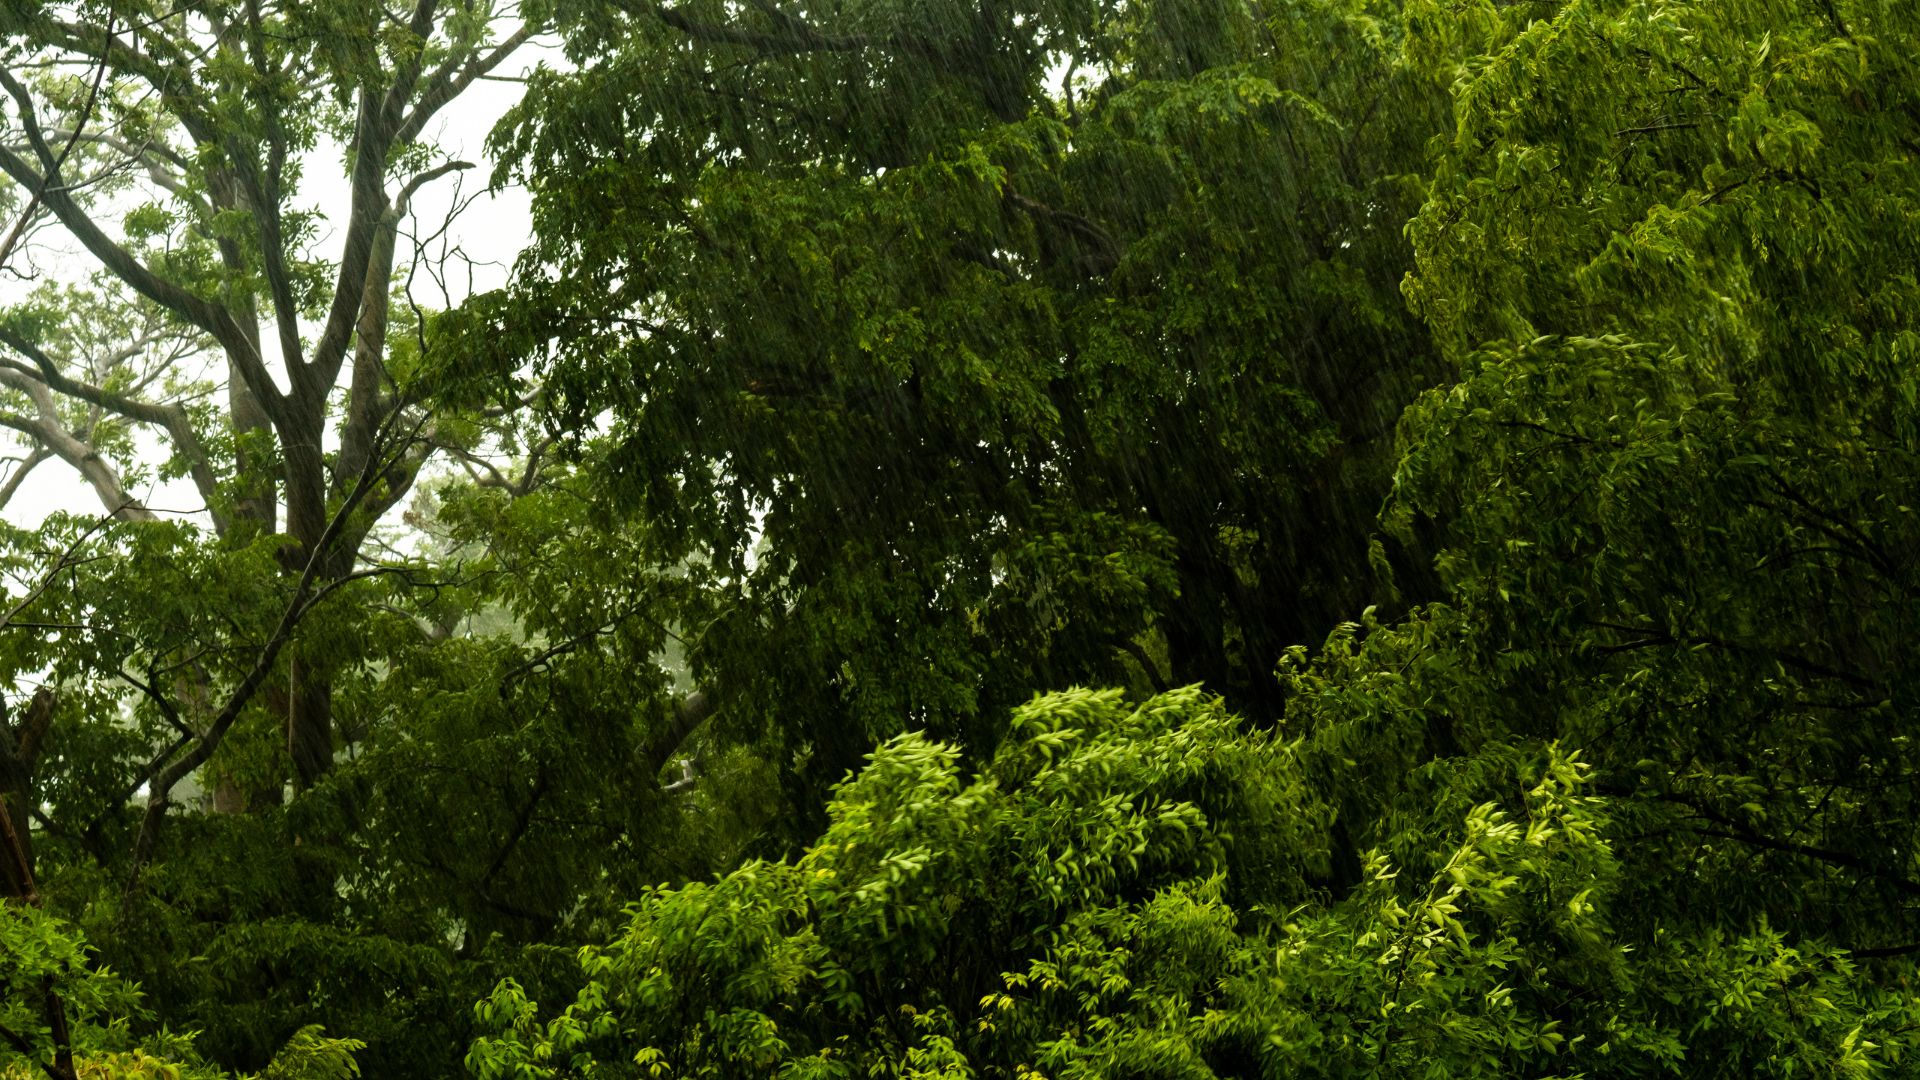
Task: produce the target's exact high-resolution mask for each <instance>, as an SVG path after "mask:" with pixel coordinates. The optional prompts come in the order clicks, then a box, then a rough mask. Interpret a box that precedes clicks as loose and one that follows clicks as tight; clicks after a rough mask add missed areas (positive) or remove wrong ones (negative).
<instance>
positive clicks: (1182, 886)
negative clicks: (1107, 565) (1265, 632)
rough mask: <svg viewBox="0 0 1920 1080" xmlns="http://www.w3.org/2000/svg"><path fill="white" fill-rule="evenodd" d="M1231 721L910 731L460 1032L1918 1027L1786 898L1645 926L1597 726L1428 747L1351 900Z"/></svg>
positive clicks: (1138, 1060) (1058, 1045) (1018, 1071)
mask: <svg viewBox="0 0 1920 1080" xmlns="http://www.w3.org/2000/svg"><path fill="white" fill-rule="evenodd" d="M1239 728H1240V725H1238V724H1237V723H1236V722H1235V721H1234V719H1233V718H1231V717H1229V716H1228V715H1226V714H1225V713H1224V712H1223V711H1222V710H1221V708H1220V706H1219V704H1218V702H1217V700H1216V701H1209V700H1208V699H1207V697H1206V696H1205V695H1203V694H1201V693H1199V692H1198V691H1196V690H1192V689H1188V690H1183V691H1177V692H1175V693H1172V694H1168V695H1163V696H1160V697H1156V698H1153V699H1151V700H1149V701H1147V702H1145V703H1142V704H1140V705H1137V706H1131V705H1128V704H1126V703H1124V702H1123V701H1122V700H1121V698H1120V695H1119V694H1118V693H1116V692H1105V693H1092V692H1088V691H1073V692H1069V693H1064V694H1057V695H1051V696H1047V697H1041V698H1037V699H1035V700H1034V701H1033V702H1032V703H1030V704H1028V705H1027V706H1024V707H1022V708H1021V709H1019V710H1018V711H1017V712H1016V713H1015V715H1014V717H1013V719H1012V723H1011V725H1010V734H1009V736H1008V738H1007V739H1006V740H1005V741H1004V742H1003V743H1002V744H1001V746H1000V749H999V751H998V753H997V754H996V755H995V758H994V760H993V761H992V762H991V763H990V764H989V765H988V767H987V768H986V769H985V770H983V771H982V772H981V773H980V774H979V775H977V776H974V777H972V778H970V779H969V778H966V777H965V776H964V775H963V774H962V773H961V771H960V769H959V767H958V764H957V762H958V758H959V753H958V751H957V750H956V749H955V748H954V747H951V746H943V745H940V744H935V743H930V742H928V741H926V740H925V739H923V738H921V737H919V736H916V735H905V736H901V737H899V738H897V739H895V740H892V741H890V742H888V743H887V744H886V745H884V746H883V747H881V748H880V749H879V750H877V751H875V753H874V754H873V755H872V757H871V760H870V763H869V764H868V766H867V767H866V768H865V769H864V770H863V771H862V772H861V773H860V775H859V776H858V777H857V778H855V779H853V780H851V781H849V782H848V783H847V784H846V785H845V786H843V787H842V788H841V789H840V790H839V791H837V792H836V793H835V796H834V798H833V800H832V802H831V804H830V805H829V808H828V815H827V816H828V819H829V822H830V824H829V825H828V827H827V830H826V832H825V833H823V834H822V835H821V836H820V838H819V839H818V841H817V842H816V843H814V844H813V845H810V846H809V848H808V849H807V851H806V852H805V854H803V855H801V856H800V857H799V858H797V859H794V860H790V861H784V862H779V863H759V862H756V863H750V864H748V865H746V866H743V867H741V868H740V869H738V870H735V871H734V872H732V873H730V874H727V875H725V876H723V877H721V878H719V879H717V880H715V881H713V882H712V883H704V884H703V883H695V884H689V885H687V886H684V887H681V888H678V889H658V890H652V891H650V892H648V893H646V894H644V895H643V896H642V897H641V898H640V900H639V901H637V902H636V903H635V904H634V906H633V908H632V921H631V923H630V924H629V925H628V927H627V928H626V930H625V932H624V933H622V934H620V935H619V936H617V937H616V938H614V939H613V940H611V941H610V942H609V943H608V944H606V945H605V946H602V947H599V948H594V949H588V950H585V951H583V953H582V955H581V959H580V966H581V970H582V973H583V974H584V975H585V976H586V979H587V983H586V987H585V988H584V989H583V990H582V991H580V993H579V995H578V997H577V999H576V1000H575V1001H574V1002H573V1004H572V1005H570V1006H569V1007H568V1008H566V1009H565V1010H563V1011H561V1012H559V1013H558V1014H555V1015H552V1016H550V1017H543V1016H542V1015H541V1013H540V1010H539V1008H538V1006H537V1004H535V1003H534V1002H533V1001H532V1000H530V999H529V998H528V997H527V995H526V994H525V993H524V992H523V991H522V990H521V988H520V987H519V986H518V985H516V984H514V983H512V982H504V983H502V984H501V985H500V986H499V987H498V988H496V990H495V992H494V993H493V994H492V995H491V996H490V997H488V998H487V999H485V1000H483V1001H482V1002H481V1003H480V1004H479V1005H478V1006H477V1007H476V1015H477V1016H478V1018H479V1019H480V1021H481V1023H482V1025H483V1027H485V1028H489V1029H491V1033H490V1034H488V1035H485V1036H483V1037H482V1038H480V1039H479V1040H477V1041H476V1042H475V1044H474V1047H473V1049H472V1051H471V1053H470V1054H469V1055H468V1059H467V1063H468V1066H469V1068H470V1069H471V1070H472V1071H473V1073H474V1074H475V1075H477V1076H479V1077H481V1078H482V1080H491V1078H503V1077H568V1076H587V1075H598V1074H599V1073H601V1072H603V1071H605V1070H606V1069H607V1068H608V1067H609V1066H612V1067H616V1068H626V1069H629V1070H630V1071H632V1073H633V1074H634V1075H641V1074H642V1073H644V1074H645V1075H648V1076H669V1075H695V1076H705V1077H748V1076H768V1075H775V1076H808V1077H855V1076H890V1077H891V1076H898V1077H952V1078H959V1077H972V1076H1053V1077H1063V1078H1077V1077H1101V1076H1179V1077H1195V1078H1200V1077H1216V1076H1218V1077H1226V1076H1232V1077H1299V1076H1308V1077H1347V1076H1381V1075H1385V1076H1398V1075H1429V1076H1453V1077H1497V1076H1512V1075H1516V1074H1522V1075H1527V1074H1532V1075H1546V1074H1558V1075H1568V1074H1574V1073H1578V1072H1580V1071H1584V1070H1585V1069H1587V1068H1593V1069H1594V1070H1595V1072H1596V1073H1599V1072H1602V1071H1604V1074H1605V1075H1610V1076H1652V1075H1667V1074H1669V1072H1670V1071H1671V1070H1674V1069H1675V1068H1676V1067H1684V1068H1685V1070H1686V1072H1687V1075H1703V1076H1728V1077H1734V1076H1792V1075H1802V1074H1804V1073H1806V1072H1813V1073H1816V1074H1828V1075H1868V1074H1870V1073H1871V1071H1872V1070H1873V1069H1874V1068H1876V1067H1877V1066H1880V1065H1888V1066H1896V1065H1898V1064H1900V1063H1902V1062H1904V1061H1906V1060H1908V1059H1909V1055H1910V1054H1911V1052H1912V1050H1913V1048H1914V1042H1915V1037H1914V1035H1913V1031H1914V1030H1915V1028H1914V1021H1915V1019H1916V1017H1920V1003H1917V1002H1916V1001H1915V999H1914V997H1913V995H1912V994H1911V992H1910V991H1908V992H1905V993H1901V992H1889V991H1885V990H1880V989H1876V988H1875V987H1874V986H1873V985H1872V982H1871V980H1869V979H1866V978H1862V977H1861V975H1860V973H1859V971H1858V969H1855V968H1853V967H1852V966H1851V965H1850V964H1848V962H1847V961H1846V959H1845V957H1844V955H1843V954H1839V953H1836V952H1835V951H1833V950H1831V949H1828V948H1823V947H1820V946H1817V945H1813V946H1809V945H1798V946H1795V945H1790V944H1788V943H1787V942H1785V941H1784V940H1783V939H1782V937H1781V935H1779V934H1777V933H1772V932H1769V931H1767V930H1765V929H1764V928H1763V929H1761V930H1759V931H1758V932H1755V933H1752V934H1749V935H1744V936H1738V937H1734V938H1719V939H1714V938H1709V939H1707V940H1705V941H1685V942H1671V943H1664V944H1659V945H1657V946H1656V947H1655V948H1654V949H1652V950H1646V951H1638V950H1636V949H1634V948H1631V947H1629V945H1630V943H1629V941H1628V940H1626V939H1628V938H1630V937H1631V933H1630V932H1627V933H1622V928H1623V924H1624V925H1626V926H1630V925H1632V924H1633V923H1634V922H1635V921H1636V920H1635V914H1634V911H1633V909H1632V906H1631V897H1632V895H1633V889H1632V885H1631V867H1630V866H1629V865H1625V864H1624V863H1625V862H1626V860H1623V858H1622V857H1621V856H1622V854H1623V853H1622V852H1621V851H1620V850H1619V849H1618V848H1616V846H1615V844H1614V842H1613V841H1611V840H1609V839H1608V833H1609V832H1610V831H1611V827H1610V826H1611V823H1610V822H1609V820H1608V819H1607V817H1606V816H1605V813H1604V811H1603V810H1601V808H1600V807H1601V803H1602V800H1600V799H1598V798H1595V797H1593V796H1592V795H1590V794H1588V792H1590V791H1591V790H1592V783H1593V776H1592V773H1591V769H1590V767H1589V766H1587V765H1586V764H1585V763H1583V762H1582V761H1580V760H1579V759H1578V758H1577V757H1576V756H1575V755H1573V754H1570V753H1568V752H1566V751H1563V750H1560V749H1558V748H1547V749H1545V750H1544V751H1539V752H1535V751H1522V750H1518V749H1515V748H1506V749H1503V750H1497V751H1487V752H1483V753H1481V754H1478V755H1476V756H1475V757H1473V758H1471V759H1467V760H1464V761H1455V762H1447V763H1440V764H1439V765H1437V766H1436V767H1434V768H1431V769H1428V770H1426V775H1427V778H1428V779H1429V780H1430V781H1432V782H1433V785H1434V786H1435V787H1437V788H1439V789H1441V790H1443V791H1444V793H1445V795H1446V798H1445V799H1444V800H1443V801H1442V803H1441V805H1439V806H1437V807H1433V808H1432V809H1431V811H1430V812H1429V814H1428V815H1427V816H1426V817H1425V818H1424V819H1423V820H1421V821H1420V822H1419V825H1420V826H1421V827H1422V828H1421V829H1420V831H1419V832H1418V833H1417V838H1415V839H1414V840H1413V843H1414V844H1416V845H1418V846H1417V848H1416V849H1414V850H1410V851H1408V852H1407V855H1406V857H1405V861H1402V860H1401V859H1398V858H1391V857H1389V856H1388V855H1387V854H1386V853H1385V852H1384V851H1381V850H1375V851H1373V852H1371V853H1369V855H1368V857H1367V861H1366V869H1367V875H1366V878H1365V880H1364V882H1363V883H1362V884H1361V885H1359V886H1358V887H1357V888H1356V889H1355V890H1354V891H1353V892H1352V893H1350V894H1348V895H1347V896H1345V897H1341V898H1338V899H1336V900H1333V901H1331V902H1329V901H1328V900H1327V898H1326V897H1325V896H1324V894H1318V895H1317V894H1316V891H1315V890H1313V889H1312V888H1311V887H1310V886H1309V885H1308V884H1307V882H1306V877H1307V875H1308V874H1309V873H1310V872H1311V866H1310V865H1308V864H1309V863H1310V862H1311V860H1313V859H1314V858H1315V857H1316V854H1315V853H1316V852H1320V853H1324V851H1325V845H1326V842H1327V836H1328V830H1327V829H1326V826H1327V824H1328V821H1329V814H1328V813H1327V812H1326V811H1327V809H1328V807H1327V806H1326V804H1325V803H1323V802H1322V801H1321V799H1320V798H1319V795H1320V792H1319V791H1318V790H1316V788H1317V785H1315V784H1314V783H1313V782H1312V781H1311V778H1310V777H1311V774H1310V772H1309V771H1308V768H1309V766H1310V759H1309V758H1307V757H1304V756H1302V755H1301V754H1300V753H1299V752H1298V750H1299V744H1297V743H1291V742H1288V741H1285V740H1283V739H1282V738H1280V737H1277V736H1275V735H1274V734H1272V733H1258V734H1251V735H1249V734H1247V733H1245V732H1244V731H1243V730H1239ZM1449 818H1451V820H1448V819H1449ZM1402 820H1403V821H1404V819H1402ZM1383 824H1384V822H1383ZM1318 857H1324V855H1323V854H1322V855H1320V856H1318ZM629 1062H631V1063H632V1064H631V1065H628V1064H627V1063H629ZM615 1063H618V1064H617V1065H616V1064H615Z"/></svg>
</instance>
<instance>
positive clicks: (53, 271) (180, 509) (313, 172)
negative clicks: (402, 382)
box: [0, 41, 560, 528]
mask: <svg viewBox="0 0 1920 1080" xmlns="http://www.w3.org/2000/svg"><path fill="white" fill-rule="evenodd" d="M542 59H545V60H546V61H547V62H549V63H555V62H560V61H559V57H558V54H557V51H556V50H553V49H551V48H550V47H548V48H543V47H542V45H541V43H540V42H537V41H536V42H532V43H529V44H528V45H525V46H522V48H521V50H520V53H519V55H518V56H516V57H515V58H514V59H513V60H510V61H508V63H507V64H505V65H502V69H501V74H503V75H509V76H511V75H515V74H518V73H522V72H525V71H527V70H530V69H531V68H532V67H533V66H534V65H535V63H537V62H538V61H540V60H542ZM520 93H521V85H520V84H519V83H518V82H512V81H499V80H482V81H479V82H476V83H475V84H474V85H473V86H471V87H469V88H468V89H467V91H466V92H465V93H464V94H462V95H461V97H460V98H459V99H458V100H456V101H454V102H453V103H451V104H449V105H448V106H447V107H446V108H445V109H443V110H442V111H441V112H440V114H439V116H437V117H436V118H435V120H434V122H433V124H431V125H429V127H428V131H427V134H426V138H427V141H429V142H432V143H435V144H437V145H438V146H439V147H440V149H441V152H442V153H441V157H440V158H439V159H438V160H462V161H470V162H472V163H473V164H474V166H475V167H474V168H473V169H470V170H467V171H465V172H460V173H456V174H452V175H449V176H444V177H441V178H440V179H438V180H436V181H434V182H433V183H431V184H429V185H427V186H426V187H425V188H423V189H421V190H420V192H419V193H417V194H416V195H415V196H414V198H413V205H412V211H413V212H412V216H411V218H410V220H409V221H408V222H407V223H406V225H405V226H404V227H403V234H402V236H401V237H400V239H399V242H398V247H397V252H396V263H404V262H405V261H407V260H409V259H410V258H411V257H412V252H413V243H412V241H411V240H410V239H409V237H408V236H407V235H406V233H407V232H412V233H415V234H417V235H419V236H420V237H421V239H423V240H425V239H429V238H433V234H434V233H435V232H436V231H437V230H439V228H440V225H441V223H442V222H443V221H445V220H446V217H447V214H448V212H449V210H450V209H451V208H452V206H453V204H454V201H455V199H456V198H458V199H459V200H460V201H461V202H463V203H466V207H465V210H464V212H463V213H461V214H460V216H459V217H458V218H457V219H455V221H454V222H453V224H452V226H451V227H450V228H448V229H447V230H446V232H445V233H444V234H443V235H441V236H439V237H438V238H433V243H432V245H431V247H430V248H429V251H428V255H427V257H429V258H432V257H435V256H439V255H443V254H445V255H452V256H455V257H454V258H453V259H452V260H451V261H450V262H449V263H448V273H447V275H446V276H445V279H444V285H445V291H444V292H443V291H442V289H441V283H440V282H436V281H435V280H433V279H432V278H430V277H428V276H427V275H425V274H418V275H416V278H415V281H414V285H413V290H414V293H413V294H414V296H415V298H416V299H417V300H418V301H419V302H420V303H421V305H422V306H424V307H429V308H444V307H447V306H451V305H453V304H457V303H459V302H460V301H461V300H463V299H465V298H466V297H467V296H468V295H469V294H470V293H471V292H475V291H485V290H487V289H492V288H497V287H499V286H500V285H502V284H504V283H505V282H506V279H507V274H508V272H509V270H510V269H511V267H512V264H513V260H514V259H515V257H516V256H518V254H519V253H520V250H521V249H522V248H523V247H524V246H525V244H526V239H527V236H528V233H529V230H530V223H529V212H528V211H529V207H528V199H527V194H526V192H525V191H524V190H521V189H518V188H510V189H507V190H504V191H501V192H498V193H492V194H490V193H487V192H486V191H485V188H486V186H487V182H488V180H489V178H490V177H491V175H492V171H493V162H492V161H491V160H490V159H489V158H488V157H487V156H486V153H485V142H486V137H487V133H488V131H490V130H491V129H492V127H493V125H494V123H495V122H496V121H497V120H498V119H499V118H500V117H501V116H502V115H503V114H504V113H505V112H506V110H507V109H508V108H509V107H511V106H512V105H513V103H514V102H515V101H517V100H519V97H520ZM304 166H305V167H304V170H303V172H304V175H303V179H302V190H301V193H300V196H299V198H298V200H297V204H298V205H300V206H303V207H319V208H320V209H321V210H322V211H323V213H326V214H327V215H328V216H330V217H331V218H332V219H333V220H335V221H336V222H337V221H339V220H340V218H341V216H343V215H344V213H345V211H346V207H347V204H348V194H349V185H348V182H347V178H346V175H345V172H344V166H343V164H342V152H341V149H340V148H339V147H338V146H335V145H323V146H322V147H320V148H319V149H318V150H316V151H315V152H314V153H313V154H310V155H307V157H306V159H305V162H304ZM469 199H471V200H472V201H471V202H467V200H469ZM11 226H12V220H11V218H10V217H9V218H8V220H6V221H5V222H4V224H0V229H4V228H10V227H11ZM340 231H341V230H340V228H339V227H338V225H336V226H335V227H333V228H331V229H324V230H322V232H321V239H320V242H319V244H318V245H317V247H316V251H318V252H321V253H328V254H332V253H336V252H337V251H338V247H339V241H340ZM38 240H39V245H38V246H36V249H35V251H34V261H35V263H36V264H37V266H38V267H39V268H40V269H41V270H42V271H44V272H45V273H47V274H49V275H51V276H53V277H56V278H70V279H80V278H83V277H85V276H86V275H88V274H90V273H92V272H93V271H94V270H95V269H96V268H97V264H96V263H95V262H94V261H93V260H92V258H91V257H90V256H88V255H87V254H86V253H85V252H84V251H81V250H79V248H78V247H77V245H73V244H72V243H71V241H70V240H68V239H67V238H66V236H65V235H64V233H61V232H59V231H58V229H57V228H48V229H46V230H43V231H42V232H41V233H40V234H39V237H38ZM49 245H66V247H67V248H70V250H66V249H63V248H62V247H56V246H49ZM18 257H19V253H16V256H15V258H16V259H18ZM395 271H396V273H395V279H396V281H398V280H399V278H400V275H401V274H402V273H404V267H403V266H400V265H396V267H395ZM31 284H32V283H28V284H22V283H21V282H20V281H18V280H17V279H15V278H13V277H12V276H11V275H7V274H0V304H6V303H10V302H12V301H15V300H17V299H18V298H19V297H20V295H21V294H22V293H24V292H25V291H26V289H27V288H30V287H31ZM263 337H264V338H265V341H264V342H263V344H266V343H270V342H271V341H272V340H273V335H272V333H271V330H270V329H269V330H268V332H267V333H266V334H264V335H263ZM15 443H16V440H15V439H14V438H13V436H12V433H11V432H4V431H0V447H7V449H0V455H5V454H16V453H21V454H23V453H24V450H23V449H14V448H12V445H11V444H15ZM145 445H149V446H151V447H152V448H153V449H154V453H153V454H152V455H151V456H150V459H151V460H152V461H154V462H156V463H157V462H159V461H161V460H164V456H165V455H164V453H163V452H162V451H160V449H159V447H160V443H159V441H158V440H155V439H152V438H149V439H147V440H145ZM8 468H9V469H10V466H9V467H8ZM4 475H6V473H0V476H4ZM129 493H130V494H133V495H135V496H137V497H139V498H140V499H141V500H142V501H143V502H145V503H146V504H147V505H148V506H150V507H152V508H153V509H154V510H155V511H156V512H167V511H172V512H176V513H185V514H187V515H188V516H199V515H197V514H196V513H195V511H197V510H198V509H199V508H200V505H201V500H200V497H199V493H198V492H197V491H195V490H194V487H193V485H192V483H191V482H190V481H187V480H179V481H175V482H172V483H167V484H161V485H147V486H145V487H142V488H135V487H133V486H131V485H130V486H129ZM59 510H65V511H69V512H72V513H77V514H95V515H97V514H99V513H101V510H102V508H101V506H100V501H99V498H98V497H97V496H96V495H95V494H94V492H93V489H92V488H91V487H90V486H88V484H87V483H86V481H84V480H82V479H81V478H80V475H79V474H78V473H77V472H75V471H74V470H73V469H72V468H71V467H69V466H68V465H66V464H65V463H64V462H61V461H59V460H58V459H54V460H50V461H47V462H44V463H42V464H41V465H40V466H39V467H38V468H37V469H35V470H34V472H33V473H32V475H30V476H29V477H28V478H27V480H26V481H25V483H23V484H22V485H21V488H20V490H19V492H17V493H16V494H15V495H14V497H13V500H12V501H11V502H10V503H8V504H7V506H6V507H5V508H4V511H0V514H4V517H5V519H6V520H7V521H9V522H11V523H13V524H15V525H20V526H25V527H28V528H32V527H34V526H37V525H38V524H39V523H40V522H41V521H43V520H44V519H45V518H46V516H47V515H48V514H50V513H53V512H55V511H59Z"/></svg>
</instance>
